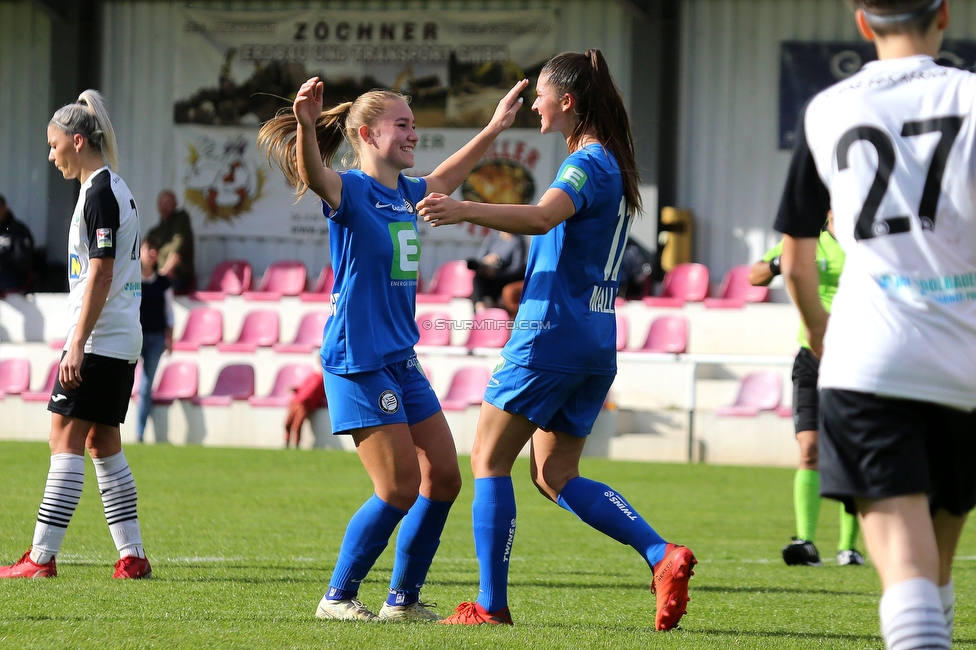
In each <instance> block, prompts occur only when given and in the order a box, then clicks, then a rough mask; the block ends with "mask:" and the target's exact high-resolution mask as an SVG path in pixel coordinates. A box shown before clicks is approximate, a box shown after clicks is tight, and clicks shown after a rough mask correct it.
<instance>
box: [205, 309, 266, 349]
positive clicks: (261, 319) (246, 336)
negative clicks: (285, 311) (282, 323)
mask: <svg viewBox="0 0 976 650" xmlns="http://www.w3.org/2000/svg"><path fill="white" fill-rule="evenodd" d="M277 342H278V312H276V311H272V310H270V309H257V310H255V311H252V312H250V313H249V314H247V315H246V316H244V322H243V323H242V324H241V333H240V334H239V335H238V337H237V340H236V341H234V342H233V343H218V344H217V349H218V350H220V351H221V352H254V351H255V350H257V349H258V348H259V347H264V348H266V347H271V346H272V345H274V344H275V343H277Z"/></svg>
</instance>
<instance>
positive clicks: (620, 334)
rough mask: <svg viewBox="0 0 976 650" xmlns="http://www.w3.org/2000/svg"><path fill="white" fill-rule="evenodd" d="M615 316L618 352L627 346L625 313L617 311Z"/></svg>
mask: <svg viewBox="0 0 976 650" xmlns="http://www.w3.org/2000/svg"><path fill="white" fill-rule="evenodd" d="M616 318H617V352H619V351H621V350H623V349H624V348H626V347H627V330H628V326H627V316H626V315H624V314H621V313H620V312H617V313H616Z"/></svg>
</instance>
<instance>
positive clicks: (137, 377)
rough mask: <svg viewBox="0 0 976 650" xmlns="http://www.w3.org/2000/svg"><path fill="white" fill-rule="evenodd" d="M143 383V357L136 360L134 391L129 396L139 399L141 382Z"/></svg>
mask: <svg viewBox="0 0 976 650" xmlns="http://www.w3.org/2000/svg"><path fill="white" fill-rule="evenodd" d="M141 383H142V359H139V360H138V361H136V369H135V375H134V376H133V378H132V393H130V394H129V397H131V398H132V399H134V400H135V401H137V402H138V401H139V384H141Z"/></svg>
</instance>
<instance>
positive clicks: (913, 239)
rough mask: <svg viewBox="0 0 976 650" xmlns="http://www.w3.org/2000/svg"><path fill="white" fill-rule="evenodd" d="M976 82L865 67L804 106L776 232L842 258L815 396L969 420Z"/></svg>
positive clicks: (974, 322)
mask: <svg viewBox="0 0 976 650" xmlns="http://www.w3.org/2000/svg"><path fill="white" fill-rule="evenodd" d="M974 108H976V75H974V74H972V73H970V72H965V71H961V70H956V69H954V68H946V67H942V66H939V65H937V64H936V63H935V62H934V61H933V60H932V58H931V57H928V56H913V57H907V58H900V59H889V60H883V61H875V62H872V63H869V64H867V65H866V66H865V67H864V68H863V69H862V70H861V71H860V72H859V73H857V74H856V75H854V76H852V77H851V78H849V79H847V80H846V81H843V82H841V83H839V84H836V85H834V86H832V87H831V88H828V89H827V90H825V91H823V92H821V93H820V94H819V95H817V96H816V97H814V99H813V100H812V101H811V102H810V104H809V105H808V107H807V109H806V112H805V114H804V119H803V125H802V129H800V137H799V138H798V144H797V149H796V150H795V152H794V156H793V160H792V163H791V165H790V174H789V178H788V180H787V185H786V189H785V191H784V194H783V200H782V202H781V204H780V209H779V214H778V216H777V219H776V226H775V227H776V229H777V230H779V231H780V232H783V233H785V234H788V235H791V236H794V237H816V236H818V235H819V232H820V228H821V226H822V225H823V222H824V218H825V215H826V212H827V209H828V208H832V209H833V211H834V228H835V232H836V235H837V240H838V241H839V242H840V244H841V246H842V247H843V248H844V251H845V253H846V255H847V262H846V265H845V267H844V271H843V273H842V275H841V278H840V286H839V289H838V292H837V296H836V297H835V298H834V303H833V309H832V311H831V316H830V320H829V322H828V326H827V334H826V336H825V338H824V356H823V360H822V362H821V365H820V386H821V387H824V388H840V389H847V390H854V391H862V392H870V393H875V394H878V395H884V396H891V397H900V398H907V399H915V400H921V401H926V402H934V403H938V404H946V405H950V406H957V407H962V408H965V409H973V408H976V371H974V368H976V166H974V165H976V160H974V149H976V114H974Z"/></svg>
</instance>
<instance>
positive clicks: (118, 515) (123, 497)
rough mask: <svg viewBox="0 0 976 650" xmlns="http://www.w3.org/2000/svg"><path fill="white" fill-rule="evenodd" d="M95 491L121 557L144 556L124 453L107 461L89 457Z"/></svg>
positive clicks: (131, 484) (134, 488)
mask: <svg viewBox="0 0 976 650" xmlns="http://www.w3.org/2000/svg"><path fill="white" fill-rule="evenodd" d="M92 461H93V462H94V463H95V477H96V478H97V479H98V492H99V494H101V495H102V505H103V506H104V507H105V520H106V521H107V522H108V529H109V531H110V532H111V533H112V539H113V540H114V541H115V548H117V549H118V550H119V556H120V557H126V556H129V555H135V556H138V557H146V552H145V551H144V550H143V548H142V532H141V531H140V529H139V519H138V517H137V515H136V482H135V480H134V479H133V478H132V472H131V471H130V470H129V462H128V461H127V460H126V459H125V452H121V451H120V452H119V453H117V454H115V455H114V456H108V457H106V458H92Z"/></svg>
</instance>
